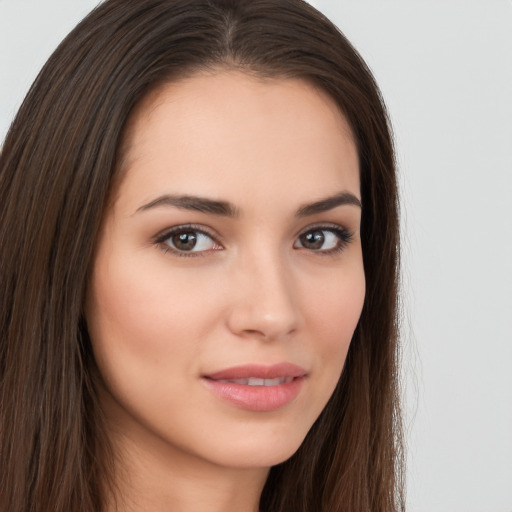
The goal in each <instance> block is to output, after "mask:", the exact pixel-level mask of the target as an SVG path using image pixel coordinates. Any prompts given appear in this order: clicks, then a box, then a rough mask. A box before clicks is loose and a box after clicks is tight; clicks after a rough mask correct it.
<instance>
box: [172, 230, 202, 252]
mask: <svg viewBox="0 0 512 512" xmlns="http://www.w3.org/2000/svg"><path fill="white" fill-rule="evenodd" d="M169 240H171V242H172V245H173V246H174V248H175V249H178V250H179V251H191V250H192V249H193V248H194V247H195V246H196V244H197V235H196V234H195V233H194V232H193V231H187V232H183V233H178V234H176V235H173V236H171V237H170V239H169Z"/></svg>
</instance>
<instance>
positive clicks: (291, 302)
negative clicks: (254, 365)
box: [229, 246, 299, 339]
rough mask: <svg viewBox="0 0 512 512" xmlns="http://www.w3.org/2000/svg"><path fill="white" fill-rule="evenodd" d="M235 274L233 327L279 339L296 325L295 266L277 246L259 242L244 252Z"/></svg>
mask: <svg viewBox="0 0 512 512" xmlns="http://www.w3.org/2000/svg"><path fill="white" fill-rule="evenodd" d="M236 275H237V279H236V280H235V286H237V287H238V292H237V293H235V294H234V296H235V297H236V299H235V301H234V303H233V305H232V306H233V307H232V310H231V315H230V319H229V321H230V328H231V329H232V330H233V331H235V332H237V333H239V334H242V333H244V334H253V335H259V336H261V337H264V338H265V339H276V338H280V337H283V336H286V335H287V334H289V333H291V332H293V331H294V330H295V329H296V328H297V326H298V324H299V310H298V307H297V297H296V293H295V290H294V283H293V275H292V269H291V268H290V266H289V264H288V262H287V261H286V258H285V255H284V254H282V252H280V251H279V250H278V248H273V249H271V248H269V247H268V246H267V247H266V248H265V247H261V246H260V247H258V248H257V249H256V248H255V249H252V250H248V251H247V252H245V253H244V254H241V255H240V258H239V260H238V262H237V270H236Z"/></svg>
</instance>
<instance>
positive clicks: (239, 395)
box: [202, 363, 307, 412]
mask: <svg viewBox="0 0 512 512" xmlns="http://www.w3.org/2000/svg"><path fill="white" fill-rule="evenodd" d="M306 377H307V372H306V370H304V368H301V367H300V366H297V365H294V364H291V363H281V364H277V365H270V366H266V365H254V364H251V365H245V366H236V367H232V368H227V369H224V370H221V371H218V372H214V373H211V374H208V375H204V376H203V377H202V380H203V382H204V384H205V385H206V387H207V388H208V389H209V390H210V391H212V392H213V394H214V395H215V396H216V397H217V398H220V399H221V400H222V401H224V402H227V403H228V404H230V405H232V406H235V407H237V408H241V409H244V410H248V411H255V412H269V411H275V410H277V409H281V408H283V407H285V406H286V405H288V404H289V403H291V402H293V401H294V400H295V399H296V398H297V396H298V395H299V393H300V391H301V389H302V387H303V385H304V381H305V379H306Z"/></svg>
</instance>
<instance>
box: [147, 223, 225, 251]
mask: <svg viewBox="0 0 512 512" xmlns="http://www.w3.org/2000/svg"><path fill="white" fill-rule="evenodd" d="M156 243H157V244H158V245H161V246H163V247H164V248H167V250H172V251H173V252H175V253H177V254H178V255H185V254H186V253H190V254H191V255H195V254H196V253H201V252H207V251H211V250H220V249H222V246H221V245H219V244H218V243H217V242H216V241H215V240H214V239H213V238H212V237H211V236H210V235H208V234H207V233H205V232H204V231H202V230H201V229H196V228H192V227H190V226H182V227H177V228H175V229H172V230H171V231H167V233H165V234H163V235H162V236H161V237H159V238H158V239H157V240H156Z"/></svg>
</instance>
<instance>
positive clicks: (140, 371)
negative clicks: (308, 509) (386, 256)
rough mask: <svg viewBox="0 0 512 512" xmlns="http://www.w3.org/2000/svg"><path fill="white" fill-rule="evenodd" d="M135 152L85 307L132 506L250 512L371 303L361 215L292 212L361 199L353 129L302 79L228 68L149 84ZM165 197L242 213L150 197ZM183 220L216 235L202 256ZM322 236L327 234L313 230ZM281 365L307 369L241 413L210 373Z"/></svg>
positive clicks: (136, 118) (138, 115) (124, 498)
mask: <svg viewBox="0 0 512 512" xmlns="http://www.w3.org/2000/svg"><path fill="white" fill-rule="evenodd" d="M123 147H124V148H125V150H124V154H123V169H122V170H121V172H122V178H121V180H120V183H119V185H118V187H117V190H116V193H115V196H114V198H113V201H112V204H111V206H110V207H109V209H108V211H107V212H106V214H105V218H104V223H103V228H102V232H101V234H100V237H99V240H98V245H97V252H96V255H95V261H94V266H93V272H92V277H91V282H90V287H89V290H88V294H87V300H86V308H85V309H86V318H87V322H88V327H89V331H90V336H91V340H92V344H93V350H94V353H95V357H96V360H97V364H98V367H99V370H100V373H101V376H102V379H103V383H102V391H101V402H102V406H103V408H104V410H105V414H106V417H107V420H108V422H109V426H110V431H111V436H112V442H113V445H114V450H115V453H116V454H117V461H118V473H117V477H118V487H119V495H120V496H118V500H119V505H120V510H125V511H146V512H147V511H149V512H164V511H171V510H172V511H187V512H191V511H192V512H194V511H201V512H214V511H223V512H228V511H236V512H255V511H257V510H258V500H259V496H260V493H261V490H262V487H263V485H264V482H265V479H266V477H267V474H268V470H269V468H270V466H272V465H274V464H277V463H279V462H282V461H284V460H286V459H287V458H289V457H290V456H291V455H292V454H293V453H294V452H295V451H296V450H297V448H298V447H299V446H300V444H301V442H302V441H303V439H304V437H305V436H306V434H307V432H308V430H309V429H310V427H311V426H312V424H313V423H314V421H315V420H316V419H317V417H318V416H319V414H320V413H321V411H322V409H323V407H324V406H325V404H326V403H327V401H328V399H329V397H330V396H331V394H332V392H333V390H334V387H335V386H336V383H337V381H338V379H339V377H340V374H341V371H342V369H343V365H344V361H345V357H346V354H347V350H348V347H349V344H350V340H351V337H352V334H353V332H354V329H355V327H356V324H357V321H358V319H359V316H360V313H361V309H362V305H363V300H364V293H365V280H364V271H363V263H362V253H361V242H360V236H359V226H360V219H361V208H360V207H359V206H358V205H357V204H341V205H338V206H334V207H330V208H329V209H328V210H327V211H323V212H316V213H315V212H305V213H306V214H305V215H302V216H298V215H297V211H298V210H300V208H301V207H303V206H304V205H307V204H311V203H314V202H317V201H320V200H323V199H325V198H330V197H332V196H335V195H337V194H339V193H342V192H343V193H346V194H347V193H348V194H351V195H352V196H353V197H355V198H359V199H360V186H359V165H358V157H357V151H356V147H355V144H354V140H353V137H352V134H351V131H350V128H349V126H348V124H347V122H346V120H345V119H344V117H343V116H342V114H341V112H340V111H339V109H338V108H337V107H336V105H335V104H334V102H333V101H332V100H331V99H330V98H329V97H328V96H327V95H325V94H324V93H323V92H321V91H319V90H317V89H315V88H314V87H313V86H311V85H309V84H307V83H306V82H303V81H300V80H296V79H271V80H270V79H266V80H262V79H259V78H255V77H250V76H248V75H245V74H242V73H241V72H235V71H226V70H219V71H217V72H215V73H200V74H195V75H193V76H192V77H189V78H187V79H183V80H181V81H179V82H175V83H171V84H167V85H165V86H162V87H160V88H159V89H158V90H156V91H153V92H152V93H151V94H150V95H149V96H147V97H146V98H145V99H144V100H143V102H142V103H141V104H140V105H139V106H138V108H137V109H136V111H135V112H134V114H133V115H132V118H131V120H130V123H129V126H128V129H127V134H126V137H125V144H124V146H123ZM165 194H168V195H172V196H176V195H186V196H200V197H202V198H208V199H212V200H217V201H225V202H229V203H231V204H232V206H233V208H236V210H237V216H235V217H229V216H225V215H219V214H216V213H208V212H206V213H205V212H202V211H192V210H189V209H186V208H182V207H177V206H173V205H169V204H162V201H161V202H160V203H159V204H153V205H152V206H151V204H152V203H154V201H155V199H157V198H160V197H161V196H162V195H165ZM145 205H146V206H145ZM147 205H150V206H147ZM303 213H304V212H303ZM184 224H185V225H187V224H194V229H195V228H197V227H199V228H200V229H202V230H204V231H205V232H206V235H198V236H199V240H198V243H197V245H196V246H195V247H194V250H193V251H192V252H191V251H190V250H189V251H188V252H187V251H185V250H182V251H181V252H179V251H178V250H177V249H176V243H175V242H176V240H177V238H176V237H174V238H172V237H171V238H167V240H162V237H163V238H165V232H166V231H169V229H171V228H174V227H177V226H181V225H184ZM326 225H327V228H326V227H325V226H326ZM333 226H334V227H335V228H339V229H342V230H344V231H343V233H345V232H346V233H349V234H350V236H349V237H348V238H349V239H347V240H343V239H342V238H340V236H339V235H338V234H337V233H335V232H334V231H332V229H333ZM320 227H322V228H323V231H322V230H320ZM183 231H185V232H190V231H191V228H187V229H184V230H183ZM315 232H316V234H317V235H318V234H320V236H322V235H323V236H324V240H323V241H322V239H321V238H320V242H319V243H320V245H314V244H311V243H309V241H308V240H309V239H307V238H305V237H304V236H301V235H304V234H305V233H309V234H311V233H315ZM178 241H179V240H178ZM173 242H174V244H175V245H174V248H173ZM187 247H189V246H187ZM336 248H340V250H338V251H335V250H334V249H336ZM281 362H290V363H293V364H296V365H300V366H301V367H303V368H304V369H305V370H306V371H307V376H306V378H305V379H304V381H303V384H302V387H301V389H300V392H299V394H298V396H297V397H296V398H294V399H293V400H292V401H291V402H290V403H288V404H286V405H285V406H283V407H280V408H279V409H277V410H274V411H264V412H257V411H248V410H244V409H243V408H240V407H238V406H236V405H234V404H232V403H230V402H227V401H225V400H224V399H222V398H219V397H218V396H217V395H215V394H214V393H212V392H211V390H210V389H209V388H208V386H205V383H204V379H202V376H204V375H205V374H209V373H212V372H215V371H219V370H222V369H225V368H229V367H232V366H238V365H242V364H248V363H258V364H263V365H270V364H275V363H281Z"/></svg>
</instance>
